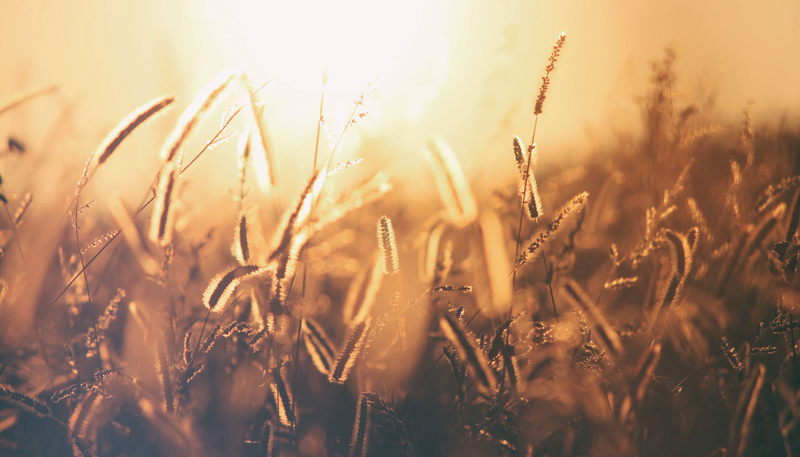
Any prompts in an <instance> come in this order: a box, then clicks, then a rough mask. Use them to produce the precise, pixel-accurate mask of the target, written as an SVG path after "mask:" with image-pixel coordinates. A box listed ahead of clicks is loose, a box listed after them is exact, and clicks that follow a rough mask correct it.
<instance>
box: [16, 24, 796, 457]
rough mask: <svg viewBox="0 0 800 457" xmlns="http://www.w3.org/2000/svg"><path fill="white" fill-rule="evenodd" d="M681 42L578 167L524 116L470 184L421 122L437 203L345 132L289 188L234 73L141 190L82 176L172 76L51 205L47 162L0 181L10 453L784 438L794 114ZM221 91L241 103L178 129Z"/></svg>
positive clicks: (704, 446) (529, 452)
mask: <svg viewBox="0 0 800 457" xmlns="http://www.w3.org/2000/svg"><path fill="white" fill-rule="evenodd" d="M564 40H565V35H561V36H559V38H558V40H557V41H556V45H555V46H554V48H553V51H552V53H551V55H550V58H549V60H548V63H547V66H546V67H545V75H544V78H543V81H542V85H541V87H540V91H539V93H538V97H537V99H536V100H532V101H531V104H532V113H533V118H532V121H533V130H534V133H533V135H532V137H533V139H535V129H536V125H537V123H538V117H539V116H540V115H546V114H545V113H544V111H543V105H544V101H545V98H546V96H547V88H548V87H549V85H550V84H551V80H550V78H551V77H552V78H553V79H557V74H556V73H554V70H555V63H556V61H557V59H558V57H559V56H560V54H561V52H562V51H565V49H564V43H565V41H564ZM675 58H676V57H675V54H674V53H673V52H671V51H669V52H667V54H666V55H665V57H664V59H662V60H660V61H658V62H656V63H655V64H654V68H653V75H654V76H653V81H652V87H651V92H650V93H649V94H647V96H646V97H644V102H643V104H642V113H643V119H644V125H645V131H644V133H643V134H642V136H641V137H639V138H637V139H636V140H635V141H631V140H629V141H628V142H625V141H624V140H620V147H619V148H618V149H615V150H613V151H595V153H594V154H590V155H587V156H586V159H585V162H584V163H583V164H582V165H580V166H578V167H575V168H563V169H561V170H552V169H551V170H539V169H537V167H536V159H537V154H538V152H539V151H538V147H537V146H536V145H535V144H534V141H531V144H530V145H528V146H527V147H526V146H525V145H524V144H523V142H522V140H520V139H519V138H517V137H514V138H513V141H509V142H508V143H511V144H508V143H505V142H504V145H498V147H503V148H504V150H507V155H506V156H505V158H497V159H496V160H497V161H498V162H499V163H502V164H505V166H507V167H508V168H509V169H511V168H513V167H514V166H516V167H517V169H518V171H519V174H518V179H516V180H515V182H508V183H499V184H498V187H497V189H496V192H494V193H493V194H492V195H476V194H474V193H473V191H472V190H471V186H470V182H469V179H468V177H467V176H465V175H464V173H463V172H462V169H461V166H460V165H459V162H458V155H457V154H456V153H455V152H454V151H452V150H451V149H450V147H449V146H448V145H447V143H446V140H445V139H443V138H433V139H431V140H430V141H429V142H428V143H427V144H426V145H425V146H424V147H423V146H421V149H424V150H425V152H424V154H426V157H427V159H428V160H427V163H426V161H424V160H422V155H420V157H419V158H420V168H423V167H430V168H431V171H432V176H433V177H434V179H435V184H436V188H437V190H438V193H439V197H440V199H441V206H440V210H439V211H435V212H433V213H431V214H429V213H425V214H423V211H421V210H418V209H417V208H420V207H425V206H424V205H416V204H415V203H416V202H415V201H414V198H415V197H414V196H412V195H402V196H401V195H398V192H393V191H392V186H391V185H390V184H389V182H388V179H387V177H386V175H385V174H383V173H380V172H381V171H383V170H377V169H375V168H371V167H374V166H375V165H374V162H372V161H371V152H372V151H370V150H363V151H359V152H360V154H359V155H363V160H361V159H353V160H348V161H346V162H342V163H340V164H338V165H337V164H336V160H335V153H338V152H337V151H336V146H334V147H333V148H331V151H330V154H329V155H328V156H327V157H317V156H318V155H320V154H321V152H322V149H318V150H317V151H315V160H314V162H315V163H314V164H313V166H310V167H309V172H310V174H311V176H309V177H307V178H306V180H305V181H304V182H305V186H304V187H303V189H302V191H301V192H300V194H299V195H298V196H296V197H295V198H294V199H292V201H291V202H290V201H281V198H280V197H279V195H280V193H279V192H277V189H279V188H280V186H281V185H282V183H281V182H279V180H278V179H277V177H278V176H280V175H281V170H280V166H279V164H278V163H277V162H276V161H275V154H279V153H280V151H273V150H272V147H271V145H270V142H269V140H268V126H269V119H267V118H265V116H264V113H263V110H262V106H261V104H260V101H259V92H260V91H261V90H269V89H270V88H269V85H266V84H265V85H262V86H260V87H259V88H258V89H255V88H254V86H251V84H250V82H249V80H248V79H247V77H245V76H243V75H241V73H239V72H226V73H224V74H222V75H221V76H220V77H219V78H217V79H216V80H214V81H212V82H211V83H210V84H209V85H208V86H207V88H206V89H204V90H202V91H201V92H200V94H199V95H197V96H196V97H195V98H194V99H193V100H192V101H191V102H190V103H189V104H188V107H186V108H184V111H183V114H182V115H181V116H180V119H179V120H178V122H177V124H176V125H175V126H174V128H173V129H172V133H171V134H170V135H169V136H168V137H167V139H166V140H165V142H164V144H163V147H162V154H161V160H162V163H161V165H160V166H159V167H158V169H157V170H153V174H154V176H153V179H152V181H150V182H149V183H144V184H143V188H144V189H145V190H146V191H147V192H146V194H145V196H144V198H143V199H142V201H141V203H140V204H139V205H138V206H134V205H135V202H126V201H124V200H123V199H122V198H120V197H119V196H116V195H105V194H100V195H92V196H91V197H90V196H88V195H87V194H88V193H90V192H91V188H90V186H89V185H88V184H89V182H90V181H91V179H92V177H93V176H94V175H95V174H98V173H103V172H105V170H104V164H105V163H106V162H107V161H111V160H114V161H116V160H119V161H124V160H128V159H131V158H130V157H127V158H126V157H125V155H131V156H135V154H137V153H141V151H137V152H136V153H134V152H133V151H126V150H125V141H124V140H125V139H126V137H128V136H129V135H130V134H131V133H132V132H133V130H134V129H136V130H139V129H146V128H148V125H149V124H150V123H155V122H161V121H156V120H153V121H148V122H145V120H147V119H148V118H150V117H151V116H153V115H154V114H155V113H156V112H158V111H160V110H161V109H162V108H166V107H167V105H170V104H175V105H180V104H182V102H181V101H180V100H175V101H174V102H173V100H174V99H173V98H172V97H171V96H163V97H160V98H158V99H155V100H153V101H151V102H149V103H147V104H145V105H143V107H142V108H139V109H137V110H135V111H134V112H133V113H131V115H130V116H129V117H128V118H126V119H124V120H123V121H122V122H120V123H119V125H118V126H117V127H116V128H115V129H113V130H112V131H111V132H110V133H109V134H108V136H107V138H106V139H105V140H104V141H103V143H102V144H101V145H100V147H99V148H98V153H96V154H94V155H93V156H92V157H91V158H90V160H89V161H87V164H88V165H87V167H86V168H85V169H83V171H82V173H81V174H80V179H79V182H78V187H77V191H76V192H75V194H74V196H73V195H70V196H69V198H68V200H69V201H68V203H69V206H68V207H56V208H37V207H36V204H37V201H36V199H35V198H34V197H35V195H36V192H37V189H38V188H39V186H40V183H36V182H26V181H25V180H24V178H20V177H19V176H16V175H14V176H11V175H9V176H11V177H10V178H9V176H6V177H7V178H9V179H8V181H7V182H4V183H3V185H4V187H3V190H2V194H0V195H1V196H2V201H3V203H4V204H5V205H6V210H7V216H8V217H7V218H6V219H5V220H3V221H2V229H3V230H2V232H0V233H1V234H2V238H0V242H1V243H0V247H1V248H2V249H3V251H2V253H3V256H2V257H0V268H2V275H3V276H2V282H0V286H2V290H1V291H0V361H1V362H2V368H0V405H2V406H0V454H1V455H4V456H6V455H7V456H28V455H76V456H87V455H100V456H121V455H126V456H153V455H170V456H175V455H186V456H190V455H191V456H194V455H208V456H223V455H225V456H228V455H243V456H250V455H253V456H255V455H262V456H278V455H282V456H299V455H309V456H327V455H331V456H334V455H338V456H342V455H353V456H355V455H360V456H429V455H509V456H525V457H527V456H583V455H597V456H601V455H615V456H627V455H630V456H651V457H652V456H662V455H663V456H667V455H681V456H702V457H707V456H722V455H730V456H733V455H735V456H749V455H777V456H794V455H797V454H798V451H797V449H800V390H799V389H800V360H798V358H797V351H798V347H797V342H796V340H795V332H796V331H797V330H798V327H800V323H798V317H797V314H798V310H797V306H798V304H799V303H800V293H799V292H798V279H797V276H798V275H797V269H798V264H800V236H798V234H797V229H798V220H800V193H798V191H797V190H796V188H797V186H798V184H800V178H798V176H797V175H798V174H799V173H800V167H799V166H798V165H799V164H798V162H797V151H798V147H799V145H800V136H798V134H797V133H796V130H793V129H792V128H790V127H789V126H787V125H783V126H782V127H781V128H779V129H770V128H768V127H760V126H759V125H760V124H758V123H756V122H755V121H756V120H754V119H752V116H751V114H750V112H749V110H747V113H746V114H745V116H744V121H743V123H742V125H733V126H725V125H723V124H719V123H711V122H710V121H709V119H711V118H712V117H713V116H712V113H702V115H701V113H700V108H698V107H696V106H695V105H693V104H692V103H691V102H690V101H687V100H683V99H679V98H678V97H676V95H675V94H676V85H677V83H678V81H677V78H676V75H675V74H674V72H673V69H672V66H673V63H674V60H675ZM47 90H51V89H47ZM371 90H373V89H372V88H371V87H370V88H368V89H367V90H366V91H365V92H364V93H363V94H362V95H361V96H360V97H359V98H358V100H357V102H356V107H355V108H354V110H353V114H352V117H351V121H353V120H355V119H356V118H358V115H357V113H358V111H359V110H360V109H362V108H361V107H362V106H363V105H364V104H365V103H368V101H366V96H367V95H368V94H369V93H370V92H371ZM44 93H46V91H44V92H43V91H41V90H35V91H32V92H28V93H23V94H20V95H16V96H11V97H10V98H9V100H10V102H8V103H6V104H4V105H2V106H3V108H2V109H0V115H3V116H13V115H14V108H15V107H16V106H19V105H20V104H22V103H25V102H26V101H27V100H30V99H31V98H32V97H35V96H37V95H42V94H44ZM229 93H237V94H239V95H241V99H242V100H245V101H246V102H245V103H244V104H239V103H238V98H237V102H235V103H234V106H233V108H232V109H231V110H229V111H228V113H229V114H226V115H224V116H223V119H222V122H221V124H220V125H221V127H220V128H219V130H218V131H217V132H216V134H215V135H214V136H213V137H212V138H210V139H203V140H204V141H205V146H204V147H203V148H201V149H200V150H199V151H194V150H190V149H191V148H192V147H193V146H192V144H193V143H192V142H191V141H188V139H189V137H190V136H191V135H198V133H197V132H199V131H200V130H198V128H197V127H198V125H200V123H201V122H203V119H204V118H208V117H213V116H215V115H216V111H215V106H216V104H218V103H219V102H220V101H221V100H223V99H224V97H225V96H226V94H229ZM553 98H555V97H553ZM322 102H324V95H323V98H322V100H321V107H320V111H321V116H320V122H319V124H318V126H319V127H320V129H321V128H322V123H323V117H322V114H323V113H322V111H323V109H324V103H322ZM548 103H558V100H556V99H553V100H551V101H550V102H548ZM351 121H348V122H347V123H346V127H345V128H344V129H345V131H346V130H347V129H349V128H357V127H353V125H354V122H351ZM234 128H241V129H242V131H243V133H240V134H239V135H240V137H239V141H238V144H237V145H236V146H234V147H233V148H232V149H233V150H231V151H228V149H226V148H227V147H226V146H224V145H223V144H222V142H223V141H224V139H226V138H230V137H232V136H233V135H234V132H233V129H234ZM343 134H344V131H343V132H341V135H343ZM341 135H340V136H339V137H337V138H336V139H335V141H334V142H333V144H334V145H336V144H338V141H339V140H340V139H341ZM211 148H216V149H215V150H214V153H215V154H218V153H219V155H221V156H224V154H226V153H227V152H230V160H233V161H236V162H237V169H238V174H237V176H231V178H230V188H231V189H233V190H231V191H230V194H231V201H232V203H233V205H232V207H235V208H236V209H235V211H233V212H232V213H230V212H228V213H222V212H219V213H218V212H214V211H208V212H199V211H193V210H192V209H191V208H189V207H187V206H186V205H184V204H182V198H183V197H184V196H185V195H186V194H185V192H191V189H192V186H193V185H196V183H197V180H196V179H197V178H195V177H194V175H193V170H192V169H190V168H191V165H192V164H193V163H194V162H195V161H198V160H206V158H207V155H208V154H209V153H210V152H209V151H210V150H211ZM545 150H549V149H548V148H545ZM16 153H18V154H20V155H21V158H22V159H23V160H24V159H25V154H26V152H24V151H22V150H19V148H17V152H16ZM112 153H113V156H112ZM184 154H188V157H192V159H191V160H189V161H188V162H187V163H184V160H183V157H184ZM318 158H319V160H317V159H318ZM218 159H219V157H218ZM0 160H3V158H2V157H0ZM131 160H134V159H131ZM493 160H494V159H493ZM250 161H261V164H260V166H259V167H256V169H259V170H262V172H264V173H266V175H265V176H250V175H249V174H248V173H247V170H250V169H252V168H248V164H249V163H250ZM359 168H360V169H362V171H364V172H365V174H366V175H369V176H370V177H369V178H367V179H365V180H363V181H360V179H361V178H358V176H359V175H358V174H357V171H358V169H359ZM426 172H427V171H426ZM203 185H205V183H203ZM401 186H402V184H401ZM401 188H402V187H401ZM256 189H258V190H260V191H262V192H263V191H266V192H267V194H266V195H263V194H259V193H258V192H256ZM224 192H225V189H220V193H224ZM32 196H33V197H32ZM92 198H93V199H94V200H92ZM92 201H96V202H97V204H96V205H93V204H91V202H92ZM378 202H380V203H378ZM559 204H563V205H564V206H563V207H562V208H561V209H560V210H557V211H553V212H546V211H544V209H545V208H556V207H557V205H559ZM265 208H270V209H273V208H274V209H276V211H272V210H270V211H266V210H265ZM31 209H33V210H35V211H38V213H39V214H49V215H50V216H51V217H50V219H51V220H53V221H58V220H59V218H60V217H61V216H62V215H65V214H69V215H70V216H71V220H72V222H73V223H72V224H71V225H69V224H66V223H65V218H62V220H61V221H60V222H59V224H61V229H60V232H58V233H59V235H58V236H60V238H59V239H58V240H57V241H58V242H57V243H53V245H54V246H56V248H55V249H56V250H54V251H52V252H46V253H44V254H43V253H42V252H41V251H37V252H36V253H33V252H24V249H25V246H31V243H32V242H33V238H35V237H36V236H37V234H38V233H39V232H40V231H41V230H40V228H39V227H36V226H30V225H25V223H26V220H27V219H26V217H27V215H28V214H29V211H30V210H31ZM277 209H283V210H284V211H283V213H282V214H279V211H277ZM525 214H527V216H528V217H527V218H526V217H524V215H525ZM540 219H542V224H541V226H540V223H539V222H540V221H539V220H540ZM37 220H41V219H37ZM23 228H24V229H23ZM145 230H146V231H147V236H145V235H144V233H145ZM120 234H122V235H123V236H122V237H120V236H119V235H120ZM198 234H199V235H198ZM89 240H94V241H89ZM123 240H124V241H123ZM20 241H23V242H20ZM534 256H541V257H542V259H543V261H542V262H541V263H540V262H534V261H532V260H533V259H534ZM36 275H38V276H36ZM37 278H38V279H37ZM31 288H36V290H34V291H33V292H35V294H34V295H35V296H36V297H37V298H36V300H34V301H33V305H34V306H32V307H31V308H27V309H26V308H23V306H22V304H23V303H28V301H25V300H23V297H27V296H29V295H30V292H32V291H31V290H30V289H31ZM26 316H27V317H28V318H27V319H26Z"/></svg>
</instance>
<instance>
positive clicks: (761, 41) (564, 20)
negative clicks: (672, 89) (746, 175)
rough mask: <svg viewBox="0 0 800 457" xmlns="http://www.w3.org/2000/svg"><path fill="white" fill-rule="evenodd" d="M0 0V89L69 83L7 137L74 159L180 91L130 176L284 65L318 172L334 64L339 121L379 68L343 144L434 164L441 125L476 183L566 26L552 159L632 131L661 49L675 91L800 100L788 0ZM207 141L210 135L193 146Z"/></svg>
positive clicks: (724, 99)
mask: <svg viewBox="0 0 800 457" xmlns="http://www.w3.org/2000/svg"><path fill="white" fill-rule="evenodd" d="M1 1H3V3H4V8H3V12H4V14H3V16H4V18H5V21H4V24H3V27H0V43H2V45H0V60H1V61H2V62H3V68H4V71H3V72H2V73H0V98H5V96H6V95H10V94H13V93H14V92H16V91H18V90H21V89H24V88H27V87H30V86H35V85H43V84H51V83H56V84H59V85H60V87H61V91H60V93H59V94H58V95H57V96H56V97H51V98H50V99H48V100H40V101H37V102H35V103H34V104H33V105H31V106H29V107H26V108H25V109H21V110H19V111H17V112H15V113H13V114H9V115H6V116H4V117H2V118H0V135H8V134H12V135H14V136H15V137H18V138H20V139H21V140H23V141H25V142H26V143H28V144H29V145H31V147H33V148H36V147H37V146H44V145H48V146H49V147H52V149H53V150H52V151H50V154H52V155H53V156H61V157H64V156H69V157H73V158H74V161H75V162H76V163H80V162H83V160H85V156H86V154H87V153H88V151H90V150H91V148H92V147H94V145H96V144H97V143H98V142H99V141H100V140H101V139H102V137H103V136H104V135H105V133H106V132H107V130H108V129H109V128H111V127H112V126H113V125H114V124H116V122H117V121H118V120H119V119H121V118H122V117H124V116H125V115H126V114H127V113H128V112H129V111H130V110H132V109H133V108H135V107H136V106H138V105H140V104H142V103H144V102H145V101H147V100H150V99H152V98H154V97H155V96H157V95H160V94H162V93H173V94H176V95H178V96H179V97H180V99H179V101H178V103H177V108H175V109H173V112H171V113H169V114H168V115H166V116H165V117H164V118H163V119H161V120H159V121H156V122H154V123H153V125H152V126H150V127H149V128H148V129H147V130H146V131H144V132H142V133H141V135H140V137H139V138H135V139H134V141H135V142H134V143H133V145H134V146H131V147H132V148H133V147H136V148H137V150H139V151H143V152H138V151H137V152H136V154H137V157H139V158H140V160H137V161H135V163H133V162H130V163H127V164H126V165H125V166H126V172H129V173H136V172H140V171H141V172H144V171H145V170H150V171H147V173H148V174H150V173H151V172H152V164H153V163H155V156H156V151H157V149H158V146H159V145H160V143H161V141H162V140H163V138H164V136H165V134H166V132H167V131H168V129H169V128H170V126H171V122H174V119H175V118H176V117H177V115H178V114H179V113H180V110H182V109H183V107H185V106H186V104H187V103H188V99H189V97H191V95H192V94H193V93H194V92H195V91H197V90H198V89H199V88H200V87H201V86H202V84H203V83H204V82H206V81H208V80H209V79H211V78H212V77H213V76H214V75H216V74H217V73H218V72H220V71H221V70H222V69H224V68H226V67H228V66H231V65H244V66H245V67H246V68H247V69H248V71H249V72H250V74H251V76H252V79H253V80H254V82H256V83H258V82H263V81H266V80H268V79H270V78H272V77H274V76H277V75H280V78H279V79H278V80H277V81H276V82H275V83H273V84H272V85H271V86H270V87H268V88H266V89H265V91H264V92H263V94H264V96H263V100H264V102H265V104H266V106H267V110H266V113H267V119H268V120H269V123H270V125H271V126H272V132H273V135H274V137H273V142H274V144H275V147H276V150H277V153H278V154H279V156H280V162H281V167H283V169H284V170H286V171H287V172H289V171H291V170H300V169H302V170H305V168H309V165H308V164H309V163H310V157H311V154H312V152H313V138H314V129H315V126H316V119H317V114H316V112H317V110H318V107H319V89H320V83H319V81H320V77H321V72H322V68H323V67H324V66H327V67H328V68H329V74H330V80H329V84H328V95H327V99H326V106H327V110H326V120H327V121H328V123H329V125H330V126H331V128H332V129H333V130H335V131H338V129H339V128H340V127H341V125H342V123H343V122H344V119H345V118H346V114H345V113H347V112H349V110H350V109H351V107H352V102H353V101H354V100H355V99H356V97H357V96H358V93H359V92H360V90H361V89H360V88H361V87H363V84H364V82H365V81H367V80H368V79H369V78H370V77H371V76H373V74H374V73H380V76H381V79H380V82H379V83H378V92H376V93H375V95H374V97H373V98H372V99H371V100H369V101H368V102H367V104H366V105H365V109H366V111H369V114H368V116H367V117H366V118H365V120H364V122H363V123H362V124H361V125H357V126H356V128H354V129H353V134H352V135H350V136H349V137H348V141H349V143H350V146H351V147H352V146H354V145H356V144H359V143H363V144H366V145H368V146H370V147H374V149H375V150H377V151H378V152H377V153H376V154H377V155H378V159H376V161H375V162H376V163H377V164H384V163H392V164H396V165H397V166H398V167H399V168H400V169H401V170H405V172H409V170H410V171H412V172H413V170H415V169H416V168H417V167H423V166H424V161H423V159H422V155H421V154H420V147H421V145H422V143H423V141H424V139H425V138H426V137H428V136H429V135H431V134H440V135H442V136H443V137H444V138H445V139H446V140H447V141H448V142H449V143H450V144H451V146H452V147H453V149H454V150H455V151H456V152H457V153H458V154H459V155H460V156H461V157H462V160H463V161H464V168H465V170H466V171H467V173H468V175H469V176H471V177H472V178H473V179H477V178H481V179H483V178H487V177H496V176H500V177H503V176H511V175H512V173H513V163H512V162H511V153H510V151H509V147H508V145H509V144H510V137H511V135H512V134H518V135H520V136H521V137H522V138H524V139H525V140H526V141H527V139H528V138H529V136H530V130H531V126H532V119H533V117H532V114H531V108H532V104H533V99H534V96H535V93H536V91H537V90H538V85H539V82H540V77H541V75H542V73H543V69H544V66H545V64H546V60H547V56H548V54H549V52H550V49H551V47H552V45H553V43H554V41H555V39H556V37H557V36H558V34H559V33H560V32H561V31H562V30H565V31H566V32H567V44H566V46H565V49H564V51H563V55H562V59H561V61H560V62H559V63H558V66H557V69H556V71H555V73H554V74H553V78H552V79H553V82H552V86H551V91H550V92H549V95H548V99H547V102H546V104H545V110H544V114H543V115H542V116H541V119H540V124H539V127H540V129H539V132H538V133H537V141H538V143H539V145H540V147H541V149H542V153H543V158H542V160H543V161H545V162H546V161H549V160H557V157H559V156H560V155H563V154H572V153H574V152H576V151H579V150H582V149H585V146H586V145H587V144H597V143H604V144H608V142H609V139H610V138H611V134H612V133H613V132H614V131H629V130H631V129H635V128H637V125H638V118H637V114H638V108H637V105H636V104H635V97H636V96H638V95H641V94H642V93H643V92H644V91H645V90H646V87H647V86H646V85H647V81H648V78H649V67H650V62H651V61H652V60H654V59H657V58H659V57H661V55H662V52H663V49H664V47H665V46H667V45H671V46H673V47H674V48H675V49H676V51H677V53H678V56H679V62H678V65H677V68H678V72H679V74H678V76H679V84H678V95H679V96H682V97H687V98H691V97H694V96H696V95H697V94H705V95H706V96H708V95H710V94H713V95H715V100H716V104H715V111H716V113H717V114H718V115H720V116H723V117H725V118H730V119H735V118H736V117H737V116H740V112H741V110H742V109H743V108H744V106H745V103H746V100H748V99H752V100H753V101H754V102H755V105H754V112H755V115H756V119H757V120H767V119H770V118H771V117H774V116H775V115H777V114H780V113H790V114H796V113H797V110H798V108H800V79H798V75H800V29H799V28H798V27H797V26H796V25H797V23H798V20H800V3H799V2H796V1H789V0H783V1H782V0H765V1H759V2H754V1H743V0H726V1H722V0H713V1H711V0H710V1H702V2H697V1H689V0H679V1H672V2H664V1H658V0H639V1H632V0H630V1H626V0H606V1H588V0H584V1H577V0H564V1H558V2H555V1H552V2H543V1H504V2H489V1H478V0H469V1H465V0H430V1H406V2H380V1H372V2H366V1H362V0H353V1H350V2H343V3H341V4H338V3H337V4H335V5H334V6H331V5H330V2H319V1H298V2H266V1H252V0H251V1H247V0H239V1H235V2H212V1H208V0H207V1H202V2H201V1H198V0H191V1H190V0H177V1H169V2H163V1H141V2H121V1H120V2H118V1H99V0H98V1H89V0H86V1H79V2H55V1H25V2H12V1H10V0H1ZM223 3H224V4H223ZM287 3H289V4H290V5H289V6H287V5H286V4H287ZM278 5H282V6H278ZM230 103H231V102H230V101H228V102H226V104H225V105H224V106H222V107H221V108H220V110H219V112H217V113H215V114H214V115H213V116H212V117H211V118H210V119H209V120H208V122H207V125H209V126H212V127H213V126H216V125H218V123H219V117H220V116H221V114H220V113H221V112H222V110H224V109H227V108H228V107H229V105H230ZM67 109H68V111H66V110H67ZM65 119H67V120H65ZM59 122H60V123H61V125H62V127H61V130H60V132H61V133H59V134H56V136H58V135H61V136H60V137H59V138H64V137H67V136H68V137H69V141H67V140H66V139H65V138H64V139H63V140H60V141H57V144H55V145H52V144H49V143H47V138H52V135H51V136H49V137H48V134H49V133H51V132H52V130H53V125H55V124H57V123H59ZM64 132H69V135H67V134H65V133H64ZM204 141H205V138H204V137H203V134H202V133H201V134H200V135H199V137H198V139H197V143H196V144H201V145H202V143H203V142H204ZM231 144H233V143H231ZM230 147H231V148H232V147H233V146H230ZM148 151H152V153H151V152H148ZM127 153H128V154H133V153H132V152H127ZM220 154H226V153H224V152H221V153H220ZM230 156H231V154H230V153H227V156H226V157H230ZM150 157H152V158H150ZM220 160H221V159H220ZM489 165H491V166H489ZM232 167H233V165H230V166H229V168H231V169H232ZM376 167H377V165H376ZM306 171H307V170H306ZM304 173H305V171H304ZM109 182H116V183H117V185H119V183H118V182H117V181H116V180H111V179H109ZM139 192H140V191H139Z"/></svg>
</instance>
